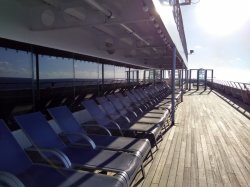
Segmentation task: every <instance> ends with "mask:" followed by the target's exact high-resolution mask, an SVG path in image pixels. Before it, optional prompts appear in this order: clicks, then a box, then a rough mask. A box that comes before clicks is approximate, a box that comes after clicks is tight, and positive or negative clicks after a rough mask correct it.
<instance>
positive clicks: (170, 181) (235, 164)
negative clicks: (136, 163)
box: [133, 91, 250, 187]
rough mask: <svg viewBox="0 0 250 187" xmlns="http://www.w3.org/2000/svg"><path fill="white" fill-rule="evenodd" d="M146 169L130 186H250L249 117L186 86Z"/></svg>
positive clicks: (206, 93)
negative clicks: (174, 113) (170, 122)
mask: <svg viewBox="0 0 250 187" xmlns="http://www.w3.org/2000/svg"><path fill="white" fill-rule="evenodd" d="M146 175H147V176H146V178H145V179H144V180H142V181H140V180H139V179H140V178H141V176H137V178H136V180H135V181H134V184H133V186H142V187H146V186H151V187H158V186H159V187H166V186H183V187H195V186H202V187H203V186H204V187H205V186H226V187H227V186H250V120H249V119H248V118H247V117H245V116H244V115H242V114H241V113H239V112H238V111H237V110H235V109H234V108H233V107H231V106H230V105H229V104H228V103H227V102H225V101H223V100H222V99H221V98H220V97H218V96H217V95H215V94H214V93H213V92H210V93H209V92H208V91H207V92H203V93H201V94H200V93H199V92H194V91H191V92H187V93H186V94H185V96H184V102H183V103H181V104H180V105H179V106H178V109H177V112H176V124H175V126H173V127H172V128H171V129H169V130H168V131H167V132H166V133H165V135H164V140H163V141H162V142H161V144H160V149H159V150H158V151H157V152H156V153H155V154H154V160H153V161H152V162H150V163H149V164H148V165H147V166H146Z"/></svg>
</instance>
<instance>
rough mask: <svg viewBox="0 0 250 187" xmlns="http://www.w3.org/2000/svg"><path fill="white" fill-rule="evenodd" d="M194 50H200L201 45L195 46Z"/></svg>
mask: <svg viewBox="0 0 250 187" xmlns="http://www.w3.org/2000/svg"><path fill="white" fill-rule="evenodd" d="M194 48H195V49H201V48H202V46H201V45H195V46H194Z"/></svg>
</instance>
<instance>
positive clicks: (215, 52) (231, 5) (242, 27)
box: [182, 0, 250, 83]
mask: <svg viewBox="0 0 250 187" xmlns="http://www.w3.org/2000/svg"><path fill="white" fill-rule="evenodd" d="M192 1H193V2H197V1H198V0H192ZM182 17H183V22H184V29H185V34H186V40H187V45H188V50H190V49H193V50H194V53H193V54H192V55H189V60H188V64H189V65H188V66H189V69H192V68H207V69H210V68H211V69H214V78H215V79H218V80H231V81H239V82H248V83H250V0H237V1H233V0H200V2H198V3H197V4H192V5H189V6H182Z"/></svg>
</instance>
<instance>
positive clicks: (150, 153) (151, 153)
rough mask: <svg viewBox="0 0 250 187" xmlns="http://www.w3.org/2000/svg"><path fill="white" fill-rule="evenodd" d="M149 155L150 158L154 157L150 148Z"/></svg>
mask: <svg viewBox="0 0 250 187" xmlns="http://www.w3.org/2000/svg"><path fill="white" fill-rule="evenodd" d="M150 156H151V158H152V160H153V159H154V156H153V151H152V149H150Z"/></svg>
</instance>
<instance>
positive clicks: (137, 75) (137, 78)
mask: <svg viewBox="0 0 250 187" xmlns="http://www.w3.org/2000/svg"><path fill="white" fill-rule="evenodd" d="M136 82H137V83H139V70H136Z"/></svg>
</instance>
